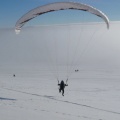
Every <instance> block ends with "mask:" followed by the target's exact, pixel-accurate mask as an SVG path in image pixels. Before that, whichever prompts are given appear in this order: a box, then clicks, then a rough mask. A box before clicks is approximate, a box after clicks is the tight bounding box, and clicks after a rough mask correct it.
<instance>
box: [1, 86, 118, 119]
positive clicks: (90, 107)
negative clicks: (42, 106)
mask: <svg viewBox="0 0 120 120" xmlns="http://www.w3.org/2000/svg"><path fill="white" fill-rule="evenodd" d="M2 89H6V90H10V91H14V92H19V93H23V94H28V95H34V96H38V97H44V98H47V99H51V100H55V101H59V102H64V103H68V104H73V105H78V106H81V107H87V108H89V109H95V110H99V111H103V112H108V113H112V114H118V115H119V114H120V113H119V112H115V111H110V110H105V109H101V108H96V107H93V106H89V105H85V104H80V103H75V102H70V101H64V100H59V99H56V98H54V96H47V95H39V94H34V93H28V92H24V91H19V90H15V89H11V88H5V87H2ZM3 99H4V98H3ZM6 100H16V99H9V98H7V99H6ZM41 111H46V110H41ZM63 114H65V115H69V114H66V113H63ZM78 117H80V116H78ZM85 118H86V117H85ZM99 120H100V119H99Z"/></svg>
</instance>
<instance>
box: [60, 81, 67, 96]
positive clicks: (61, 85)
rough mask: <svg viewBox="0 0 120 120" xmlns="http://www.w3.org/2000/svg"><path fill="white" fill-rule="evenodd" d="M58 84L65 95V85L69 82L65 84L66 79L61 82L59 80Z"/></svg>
mask: <svg viewBox="0 0 120 120" xmlns="http://www.w3.org/2000/svg"><path fill="white" fill-rule="evenodd" d="M58 86H60V88H59V92H61V90H62V95H63V96H64V89H65V86H68V84H65V83H64V81H63V80H62V81H61V83H60V84H59V82H58Z"/></svg>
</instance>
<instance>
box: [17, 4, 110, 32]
mask: <svg viewBox="0 0 120 120" xmlns="http://www.w3.org/2000/svg"><path fill="white" fill-rule="evenodd" d="M66 9H75V10H82V11H87V12H90V13H92V14H94V15H96V16H99V17H101V18H102V19H103V20H104V21H105V23H106V25H107V28H109V19H108V17H107V16H106V15H105V14H104V13H103V12H102V11H100V10H98V9H96V8H94V7H92V6H89V5H86V4H82V3H74V2H56V3H51V4H47V5H44V6H40V7H37V8H35V9H33V10H31V11H29V12H28V13H26V14H25V15H23V16H22V17H21V18H20V19H19V20H18V21H17V22H16V25H15V32H16V33H17V34H18V33H19V32H20V30H21V27H22V26H23V25H24V24H25V23H27V22H28V21H30V20H31V19H33V18H35V17H37V16H39V15H42V14H45V13H48V12H52V11H58V10H66Z"/></svg>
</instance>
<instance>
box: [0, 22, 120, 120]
mask: <svg viewBox="0 0 120 120" xmlns="http://www.w3.org/2000/svg"><path fill="white" fill-rule="evenodd" d="M90 27H91V26H90ZM110 27H111V28H110V31H109V32H108V33H105V34H104V35H103V36H102V38H101V37H100V34H98V36H96V37H97V41H96V43H95V47H93V49H91V52H90V53H89V54H86V55H85V56H86V57H85V58H84V59H83V61H82V63H81V64H80V69H79V72H75V73H74V74H73V75H72V76H71V77H70V79H69V81H68V86H67V87H66V88H65V96H64V97H63V96H62V95H61V93H59V90H58V86H57V84H58V83H57V80H56V79H55V78H54V77H53V76H52V74H51V72H50V71H49V69H46V67H45V66H44V65H42V66H41V63H39V61H42V63H43V61H44V59H43V60H42V59H41V58H40V57H41V49H42V48H41V47H40V48H39V47H38V46H40V45H41V44H42V42H40V43H39V40H40V39H39V37H40V36H41V35H40V36H39V35H38V36H35V35H34V36H32V35H33V34H32V33H31V34H32V35H31V36H30V38H31V39H29V40H28V38H29V37H26V36H25V34H27V35H28V34H29V32H28V33H25V34H23V33H24V32H23V33H22V32H21V36H20V35H19V36H16V35H14V34H15V33H13V31H11V29H8V30H1V36H0V120H120V57H119V53H120V49H119V48H120V47H119V45H120V42H119V40H120V37H119V27H120V23H119V22H118V23H114V24H112V25H111V26H110ZM61 29H62V28H61ZM102 30H103V29H101V32H102ZM31 31H32V30H31ZM6 34H7V35H8V36H7V35H6ZM37 34H40V33H39V32H38V33H37ZM24 36H25V37H24ZM48 36H49V35H48ZM35 38H37V40H36V39H35ZM101 39H102V40H101ZM33 41H35V42H33ZM36 43H37V44H36ZM38 43H39V44H38ZM28 46H29V47H28ZM37 51H40V53H39V52H37ZM34 53H36V54H34ZM39 54H40V55H39ZM42 57H43V56H42ZM13 74H15V75H16V76H15V77H14V76H13Z"/></svg>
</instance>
